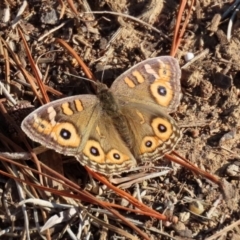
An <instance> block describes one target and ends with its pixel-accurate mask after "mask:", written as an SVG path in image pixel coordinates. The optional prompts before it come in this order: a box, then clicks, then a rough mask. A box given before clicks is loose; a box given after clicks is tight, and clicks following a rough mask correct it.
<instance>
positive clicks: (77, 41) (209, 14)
mask: <svg viewBox="0 0 240 240" xmlns="http://www.w3.org/2000/svg"><path fill="white" fill-rule="evenodd" d="M60 2H61V1H40V0H35V1H28V6H27V7H26V9H25V10H24V12H23V15H22V16H21V17H20V19H21V21H19V23H18V27H19V28H20V29H21V31H22V32H23V33H24V35H25V38H26V40H27V44H28V46H29V48H30V50H31V55H32V57H33V59H34V61H35V62H37V66H38V68H39V71H40V72H41V74H42V78H43V79H44V81H45V84H46V85H48V86H51V87H52V88H54V89H56V90H58V91H60V92H61V93H63V94H64V96H70V95H77V94H82V93H86V92H88V91H89V87H88V85H89V84H88V82H87V81H84V80H81V79H78V78H75V77H72V76H69V75H66V74H65V72H70V73H72V74H75V75H77V76H85V75H84V73H83V71H82V69H81V68H80V67H79V66H78V65H77V64H76V61H75V59H74V58H73V57H72V56H71V55H70V54H69V53H68V52H67V51H66V50H65V49H63V48H62V47H61V46H60V45H59V44H57V43H55V38H61V39H63V40H65V41H66V42H67V43H68V44H69V45H70V46H71V47H72V48H73V49H74V50H75V51H76V52H77V53H78V55H79V56H80V57H81V58H82V60H83V61H84V62H85V63H86V64H87V65H88V67H89V69H90V70H91V71H92V72H93V73H94V75H95V77H96V78H98V79H99V80H102V79H103V82H105V83H107V84H109V85H110V84H111V83H112V82H113V81H114V79H115V78H116V77H117V76H119V75H120V74H121V73H123V72H124V71H126V70H127V69H129V68H130V67H131V66H133V65H135V64H136V63H138V62H140V61H142V60H145V59H147V58H151V57H155V56H160V55H169V54H170V49H171V46H172V38H173V32H174V28H175V24H176V15H177V13H178V9H179V5H178V4H179V1H174V0H171V1H170V0H169V1H164V2H162V1H158V0H152V1H143V0H133V1H129V0H121V1H113V0H102V1H100V0H96V1H88V4H89V6H90V9H91V10H92V11H113V12H118V13H125V14H127V15H130V16H134V17H136V18H137V19H138V20H141V21H144V22H147V23H148V24H150V25H152V26H154V28H156V29H158V30H159V31H160V32H157V31H155V30H154V29H151V28H149V27H148V26H146V25H144V24H143V23H142V22H139V21H133V20H131V19H129V18H124V17H123V16H121V15H119V16H116V15H112V14H109V13H107V12H102V13H101V14H93V15H92V14H87V15H86V14H85V15H83V14H79V15H78V16H76V15H75V14H74V13H73V11H72V10H71V8H70V7H69V4H68V2H67V1H66V2H64V1H63V2H64V5H65V7H66V9H65V13H64V15H63V17H62V19H59V16H60V13H61V10H62V9H63V7H62V6H61V4H60ZM81 2H82V1H75V2H74V5H75V7H76V9H77V11H78V13H83V12H85V11H88V10H87V9H86V6H84V4H82V3H81ZM196 2H197V3H196V4H195V6H194V10H193V12H192V14H191V17H190V21H189V23H188V25H187V29H186V32H185V34H184V37H183V39H182V41H181V44H180V47H179V49H178V51H177V54H176V56H175V57H176V58H177V59H178V60H179V62H180V66H181V67H182V78H181V83H182V92H183V97H182V100H181V104H180V106H179V107H178V110H177V111H176V112H175V113H174V114H173V115H172V116H173V117H174V118H175V120H176V121H177V122H178V125H179V126H180V127H181V128H182V131H183V138H182V139H181V141H180V143H179V144H178V146H177V147H176V151H177V152H178V153H179V154H180V155H181V156H183V157H185V158H186V159H188V160H189V161H190V162H191V163H193V164H194V165H195V166H197V167H199V168H200V169H203V170H206V171H208V172H210V173H212V174H215V175H217V176H219V177H221V178H222V179H224V180H225V181H227V182H228V183H230V185H227V187H226V189H225V190H226V191H227V190H229V189H233V190H234V194H233V195H231V197H230V198H227V197H229V196H225V195H223V194H222V193H223V192H222V191H221V189H219V187H218V186H217V185H216V184H214V183H212V182H211V181H209V180H206V179H205V178H202V177H201V176H198V175H195V174H193V173H192V172H191V171H189V170H187V169H185V168H183V167H181V166H179V165H176V164H173V163H169V162H168V161H160V162H159V163H157V166H160V165H161V166H162V164H164V166H165V167H166V166H168V167H171V168H172V169H173V171H171V173H168V174H167V175H164V176H161V177H157V178H153V179H151V180H147V181H143V182H140V183H139V184H138V186H137V187H139V188H140V192H141V193H142V201H143V202H144V203H145V204H146V205H148V206H150V207H152V208H154V209H155V210H157V211H159V212H161V213H165V214H166V212H170V213H169V214H171V215H174V216H177V217H178V219H179V222H178V223H177V224H171V223H162V222H161V221H159V220H156V219H154V218H149V217H147V216H141V215H137V214H135V215H133V214H127V213H126V212H121V213H122V214H123V215H124V216H125V217H127V218H128V219H129V220H138V221H139V222H138V223H136V225H137V226H138V227H139V228H140V229H141V230H143V231H144V232H146V233H147V234H148V236H149V237H150V239H170V236H171V239H240V233H239V227H238V225H239V222H238V220H239V207H240V206H239V167H240V162H239V156H238V154H239V153H240V133H239V131H238V129H239V125H240V124H239V119H240V108H239V95H240V64H239V62H240V54H239V53H240V37H239V36H240V30H239V24H240V21H239V14H237V16H236V19H235V20H234V22H233V26H232V32H231V38H230V40H228V39H227V35H226V34H227V29H228V24H229V18H230V17H231V15H232V14H233V11H232V12H230V15H228V16H227V17H226V18H225V19H221V15H222V14H223V13H224V12H225V11H226V10H227V9H228V7H229V6H230V5H231V4H232V2H233V1H208V0H201V1H196ZM6 3H8V4H6ZM6 3H5V4H4V3H1V4H0V9H7V5H8V7H9V9H10V19H9V20H8V21H6V22H4V20H3V14H2V15H1V19H2V21H1V20H0V29H1V31H0V35H1V37H2V38H3V39H4V40H5V41H7V42H8V44H9V45H10V46H11V47H12V50H13V52H14V53H16V54H17V56H18V57H19V60H20V61H21V64H22V65H23V66H24V67H25V68H26V70H27V71H29V72H30V73H31V74H33V70H32V69H31V67H30V63H29V59H28V58H27V55H26V51H25V50H24V47H23V43H22V40H21V37H20V36H19V33H18V31H17V30H16V28H14V29H13V27H14V25H13V21H14V19H15V17H16V14H17V12H18V10H19V7H20V6H21V5H22V1H15V0H8V1H6ZM186 15H187V11H186V12H184V15H183V17H182V22H183V21H184V19H185V18H186ZM61 24H62V25H61ZM60 25H61V27H59V29H57V30H55V31H54V32H52V33H50V31H51V30H52V29H54V28H56V27H58V26H60ZM47 33H48V34H47ZM44 34H46V35H45V36H44ZM0 47H1V46H0ZM188 52H191V53H194V55H195V56H197V55H200V58H199V59H198V60H196V61H194V62H192V63H191V64H188V65H185V64H187V63H186V61H185V60H184V56H186V54H187V53H188ZM8 54H9V58H11V61H12V62H10V79H9V82H4V79H6V78H5V77H6V75H5V73H6V69H5V63H4V58H3V57H2V56H1V58H2V60H1V63H0V66H1V68H0V76H1V79H2V82H3V83H4V84H5V86H7V87H10V88H9V89H10V93H11V94H12V95H13V97H14V99H15V101H16V102H17V103H18V105H17V107H16V106H15V107H14V108H13V107H12V106H11V104H10V103H8V104H7V103H6V102H5V103H4V105H5V107H6V108H7V109H8V112H9V114H10V115H11V116H12V117H13V118H14V120H15V122H16V123H17V124H18V125H19V124H20V122H21V121H22V119H23V118H24V117H25V116H26V115H27V113H28V112H30V111H32V109H30V110H29V109H26V106H29V104H30V103H31V104H33V105H35V107H39V106H40V103H39V101H33V100H35V99H34V93H33V92H32V90H31V88H30V87H29V85H28V83H26V80H25V78H24V77H23V75H21V74H20V72H19V71H18V68H17V66H16V65H15V64H14V63H13V59H12V55H11V53H10V52H8ZM49 97H50V99H51V100H55V99H57V98H59V97H56V95H54V94H52V93H49ZM19 108H21V111H20V110H19ZM16 109H17V111H16ZM22 109H24V110H22ZM1 134H4V135H5V136H7V137H9V138H10V139H11V140H12V141H13V142H15V143H16V144H19V146H21V147H23V148H24V145H23V143H22V142H21V139H20V137H19V135H18V133H17V132H16V130H15V129H14V128H13V126H12V125H11V124H9V122H6V121H4V120H1ZM32 146H36V144H34V143H32ZM0 147H1V152H15V151H16V152H21V149H16V148H15V150H13V149H14V148H9V146H8V144H6V143H4V141H2V143H1V144H0ZM25 150H26V148H25ZM50 154H51V155H50ZM39 159H41V160H43V161H45V163H47V164H51V165H52V166H51V167H53V168H54V170H56V171H58V172H60V173H62V174H64V175H65V176H66V177H67V178H69V179H70V180H72V181H74V182H78V181H79V180H80V185H81V187H83V188H87V186H88V185H89V184H90V183H91V184H92V182H91V181H90V180H89V177H88V175H87V174H86V172H85V170H84V169H83V168H82V167H81V166H79V163H78V162H76V161H75V160H74V159H73V158H69V157H65V156H60V155H59V154H56V153H54V152H52V153H50V151H48V152H46V153H44V155H41V156H40V157H39ZM49 159H50V160H49ZM62 160H63V164H62V163H60V162H62ZM49 162H50V163H49ZM163 162H164V163H163ZM27 164H29V161H28V162H27ZM30 166H32V165H31V164H30ZM1 169H3V170H4V171H6V166H5V167H4V165H2V166H1ZM154 171H157V170H156V169H155V170H154ZM158 171H163V170H158ZM126 175H127V174H124V176H126ZM83 176H84V177H83ZM91 184H90V185H91ZM97 184H98V183H97ZM133 186H135V187H136V185H133ZM133 186H131V187H128V188H127V189H126V191H127V192H128V193H130V194H133V195H134V194H135V195H134V196H136V195H137V194H136V192H137V190H136V189H135V188H134V187H133ZM99 187H100V188H103V189H104V186H102V185H101V184H99ZM137 187H136V188H137ZM1 188H2V191H3V193H5V194H6V193H8V194H9V195H11V197H6V196H4V194H3V195H2V199H3V200H4V201H7V203H6V204H7V205H8V207H7V209H8V210H10V213H8V214H6V211H7V210H6V206H5V205H4V204H3V205H2V208H1V210H2V215H0V219H1V221H2V224H3V225H2V227H1V224H0V228H1V229H7V228H11V227H12V225H14V226H15V227H16V229H15V230H13V231H12V232H13V234H15V235H17V234H23V229H24V227H25V225H24V222H23V214H22V212H21V208H16V204H17V203H18V202H19V201H20V199H21V198H20V197H19V196H14V195H15V194H16V193H14V195H13V193H11V192H13V191H17V190H16V188H15V187H14V185H13V182H12V180H9V179H7V178H4V179H3V181H2V183H1ZM99 191H100V190H99ZM99 191H98V192H97V193H98V194H100V193H99ZM91 193H92V194H96V192H93V190H92V191H91ZM25 194H26V193H24V195H25ZM225 194H226V195H228V194H231V193H226V192H225ZM42 197H43V196H42ZM25 198H30V196H29V195H28V194H26V196H25ZM98 198H100V199H101V200H104V201H108V202H116V203H120V204H123V205H124V204H126V205H127V203H123V200H122V199H120V197H118V196H117V195H116V194H115V193H113V192H111V191H107V190H106V189H104V190H103V192H102V193H101V195H99V196H98ZM45 199H46V198H45ZM48 200H49V201H52V202H56V201H57V200H59V199H57V200H56V197H55V199H54V200H53V199H51V197H50V196H48ZM59 201H60V202H62V203H64V201H63V200H62V199H60V200H59ZM66 202H67V203H69V200H66ZM83 206H85V207H86V209H87V211H89V212H90V213H91V214H93V215H95V216H97V217H98V218H99V219H102V220H103V221H106V222H108V223H109V224H112V225H113V226H117V227H119V228H122V229H123V230H124V231H127V232H129V233H131V234H133V235H135V234H136V233H134V232H133V231H132V229H130V228H129V227H126V226H125V225H124V224H122V223H120V222H119V221H116V218H115V217H111V216H108V217H107V214H105V215H104V214H102V213H96V212H95V211H94V210H92V209H91V206H89V205H88V204H85V203H83ZM194 206H195V207H194ZM128 207H129V206H128ZM201 208H203V212H201V211H200V210H199V209H201ZM28 210H29V217H30V218H32V209H31V207H29V206H28ZM190 210H193V211H194V212H191V211H190ZM57 211H59V210H57V209H55V212H57ZM53 213H54V212H50V213H49V215H48V216H47V219H48V218H49V217H50V216H51V215H53ZM198 213H200V214H199V215H198ZM6 215H7V216H6ZM10 216H14V217H15V218H16V220H12V219H11V218H10ZM10 219H11V220H10ZM40 222H41V223H40V224H41V225H42V224H43V222H42V219H41V220H40ZM13 223H14V224H13ZM29 223H30V229H32V231H31V232H30V235H31V239H40V236H39V234H38V233H37V231H36V229H35V230H34V228H35V223H34V221H33V219H29ZM78 224H79V220H78V221H76V219H75V220H73V221H72V222H71V227H72V231H73V232H75V233H76V232H77V231H78ZM65 225H66V222H63V223H62V224H60V225H58V226H57V227H56V226H54V227H53V229H54V230H53V233H52V239H57V236H58V237H59V238H58V239H70V237H69V235H68V234H67V233H65V234H64V235H63V236H61V237H60V236H59V235H58V234H59V233H60V232H61V231H62V229H63V228H64V227H65ZM18 227H21V228H22V229H18ZM219 231H222V233H221V237H219V236H218V235H217V233H218V232H219ZM87 234H90V236H91V238H90V239H126V237H122V238H121V237H120V236H122V235H121V234H120V233H117V232H115V231H114V230H109V229H107V228H104V227H102V226H101V224H99V223H96V222H95V224H91V223H90V227H89V229H87V228H85V231H83V232H82V238H81V239H85V238H84V237H86V235H87ZM2 237H3V238H2ZM2 237H1V239H9V235H5V236H4V235H3V236H2ZM104 237H105V238H104ZM211 237H212V238H211ZM15 239H18V237H15ZM19 239H20V238H19Z"/></svg>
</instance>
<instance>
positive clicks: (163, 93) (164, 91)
mask: <svg viewBox="0 0 240 240" xmlns="http://www.w3.org/2000/svg"><path fill="white" fill-rule="evenodd" d="M158 93H159V95H161V96H166V95H167V89H166V88H165V87H164V86H159V87H158Z"/></svg>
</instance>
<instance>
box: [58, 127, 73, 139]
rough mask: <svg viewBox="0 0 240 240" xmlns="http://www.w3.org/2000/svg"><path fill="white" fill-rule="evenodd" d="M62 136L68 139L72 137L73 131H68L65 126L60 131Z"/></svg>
mask: <svg viewBox="0 0 240 240" xmlns="http://www.w3.org/2000/svg"><path fill="white" fill-rule="evenodd" d="M60 136H61V137H62V138H63V139H65V140H68V139H70V138H71V133H70V131H68V130H67V129H65V128H63V129H61V131H60Z"/></svg>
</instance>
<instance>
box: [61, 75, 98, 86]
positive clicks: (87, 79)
mask: <svg viewBox="0 0 240 240" xmlns="http://www.w3.org/2000/svg"><path fill="white" fill-rule="evenodd" d="M64 73H65V74H66V75H69V76H72V77H75V78H80V79H83V80H85V81H89V82H91V83H93V84H95V85H96V84H97V83H96V82H95V81H94V80H91V79H89V78H85V77H80V76H77V75H74V74H71V73H68V72H64Z"/></svg>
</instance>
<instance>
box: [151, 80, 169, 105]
mask: <svg viewBox="0 0 240 240" xmlns="http://www.w3.org/2000/svg"><path fill="white" fill-rule="evenodd" d="M150 92H151V94H152V96H153V97H154V99H155V100H156V102H157V103H158V104H159V105H161V106H163V107H168V106H169V105H170V103H171V101H172V99H173V91H172V87H171V85H170V83H169V82H164V81H162V80H158V81H155V82H154V83H153V84H151V85H150Z"/></svg>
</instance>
